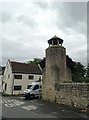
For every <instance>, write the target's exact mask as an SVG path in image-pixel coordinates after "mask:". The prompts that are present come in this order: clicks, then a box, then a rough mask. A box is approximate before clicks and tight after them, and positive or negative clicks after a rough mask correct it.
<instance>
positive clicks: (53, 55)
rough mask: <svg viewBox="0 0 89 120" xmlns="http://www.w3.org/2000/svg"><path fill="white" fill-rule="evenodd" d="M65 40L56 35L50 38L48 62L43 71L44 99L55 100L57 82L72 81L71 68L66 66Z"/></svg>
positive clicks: (47, 52)
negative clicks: (63, 44)
mask: <svg viewBox="0 0 89 120" xmlns="http://www.w3.org/2000/svg"><path fill="white" fill-rule="evenodd" d="M62 43H63V40H62V39H61V38H59V37H57V36H54V37H53V38H51V39H50V40H48V44H49V47H48V48H47V49H46V63H45V70H44V71H43V92H42V97H43V99H46V100H49V101H55V84H60V83H68V82H71V80H72V77H71V70H70V69H69V68H68V67H67V66H66V49H65V48H64V47H63V46H62Z"/></svg>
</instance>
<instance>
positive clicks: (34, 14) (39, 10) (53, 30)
mask: <svg viewBox="0 0 89 120" xmlns="http://www.w3.org/2000/svg"><path fill="white" fill-rule="evenodd" d="M0 8H1V10H0V28H2V29H0V40H2V44H1V46H0V58H2V60H1V59H0V64H2V65H5V64H6V62H7V60H8V59H10V60H14V61H20V62H26V61H28V60H31V59H33V58H43V57H44V56H45V49H46V48H47V47H48V43H47V40H48V39H50V38H52V37H53V36H54V35H57V36H58V37H60V38H62V39H63V40H64V43H63V46H64V47H66V52H67V55H69V56H70V57H71V58H72V59H73V60H74V61H77V62H81V63H82V64H83V65H86V64H87V3H84V2H66V3H65V2H47V1H46V2H29V1H28V2H21V0H19V2H1V3H0Z"/></svg>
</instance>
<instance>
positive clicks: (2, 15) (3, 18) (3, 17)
mask: <svg viewBox="0 0 89 120" xmlns="http://www.w3.org/2000/svg"><path fill="white" fill-rule="evenodd" d="M10 20H11V15H10V14H9V13H7V12H6V11H2V12H0V22H1V23H3V24H5V23H7V22H10Z"/></svg>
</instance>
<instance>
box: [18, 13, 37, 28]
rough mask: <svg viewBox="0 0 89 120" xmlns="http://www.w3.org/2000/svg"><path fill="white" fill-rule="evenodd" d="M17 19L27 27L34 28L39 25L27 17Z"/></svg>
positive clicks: (21, 16) (22, 16)
mask: <svg viewBox="0 0 89 120" xmlns="http://www.w3.org/2000/svg"><path fill="white" fill-rule="evenodd" d="M16 19H17V21H18V22H19V23H23V24H25V25H26V26H30V27H34V26H36V25H37V24H36V22H35V21H34V20H33V19H32V18H31V17H27V16H25V15H20V16H18V17H16Z"/></svg>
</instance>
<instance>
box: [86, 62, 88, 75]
mask: <svg viewBox="0 0 89 120" xmlns="http://www.w3.org/2000/svg"><path fill="white" fill-rule="evenodd" d="M86 77H89V63H88V66H87V72H86Z"/></svg>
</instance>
